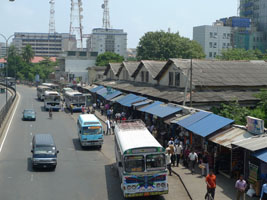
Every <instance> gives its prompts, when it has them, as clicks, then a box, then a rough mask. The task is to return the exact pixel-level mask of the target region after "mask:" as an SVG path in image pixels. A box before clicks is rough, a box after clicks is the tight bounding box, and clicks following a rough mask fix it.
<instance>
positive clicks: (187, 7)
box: [0, 0, 237, 48]
mask: <svg viewBox="0 0 267 200" xmlns="http://www.w3.org/2000/svg"><path fill="white" fill-rule="evenodd" d="M102 3H103V0H96V1H94V2H93V3H92V2H88V1H85V0H84V1H83V16H84V18H83V27H84V29H83V33H84V34H89V33H91V31H92V29H93V28H100V27H102V17H103V10H102V8H101V5H102ZM109 8H110V20H111V27H112V28H114V29H124V31H125V32H127V33H128V37H127V38H128V45H127V46H128V48H135V47H136V46H137V45H138V42H139V39H140V38H141V37H142V36H143V35H144V34H145V33H146V32H149V31H159V30H164V31H168V28H170V29H171V32H177V31H179V33H180V35H181V36H184V37H188V38H190V39H192V35H193V26H200V25H210V24H212V22H214V21H215V20H217V19H219V18H223V17H230V16H236V15H237V1H234V2H233V1H231V0H225V1H223V2H222V1H220V0H205V1H204V3H203V2H201V3H200V2H195V1H193V0H189V1H186V2H180V3H179V2H177V0H169V1H168V3H166V1H159V2H157V3H156V4H155V1H152V0H146V1H145V2H143V1H141V0H134V1H129V0H124V1H119V0H110V2H109ZM49 9H50V5H49V1H42V2H40V1H38V2H36V1H30V2H29V0H28V1H27V0H19V1H18V0H17V1H15V2H9V1H5V2H1V7H0V23H1V24H2V26H1V30H0V33H2V34H4V35H5V36H6V37H8V36H10V35H12V34H14V33H15V32H37V33H47V32H48V29H49V26H48V25H49ZM191 13H192V14H191ZM69 24H70V1H69V2H67V3H66V1H64V0H57V1H56V3H55V25H56V32H58V33H68V32H69ZM0 42H4V40H3V38H0Z"/></svg>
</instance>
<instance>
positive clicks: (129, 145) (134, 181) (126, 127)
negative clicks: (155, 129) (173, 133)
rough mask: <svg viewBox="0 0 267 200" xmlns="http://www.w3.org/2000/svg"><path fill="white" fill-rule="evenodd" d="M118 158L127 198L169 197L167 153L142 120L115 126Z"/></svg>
mask: <svg viewBox="0 0 267 200" xmlns="http://www.w3.org/2000/svg"><path fill="white" fill-rule="evenodd" d="M115 155H116V165H117V169H118V173H119V177H120V179H121V190H122V192H123V196H124V197H126V198H128V197H141V196H152V195H161V194H167V193H168V191H169V189H168V181H167V169H166V155H165V149H164V148H163V147H162V146H161V145H160V144H159V143H158V141H157V140H156V139H155V138H154V137H153V136H152V134H151V133H150V132H149V131H148V130H147V128H146V126H145V125H144V123H143V122H142V121H141V120H132V121H124V122H121V123H117V124H116V126H115Z"/></svg>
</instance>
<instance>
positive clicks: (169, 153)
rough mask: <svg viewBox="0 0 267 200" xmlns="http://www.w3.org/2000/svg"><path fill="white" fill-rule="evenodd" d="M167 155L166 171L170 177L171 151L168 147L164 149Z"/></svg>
mask: <svg viewBox="0 0 267 200" xmlns="http://www.w3.org/2000/svg"><path fill="white" fill-rule="evenodd" d="M166 151H167V154H166V164H167V169H168V171H169V176H171V175H172V162H171V149H170V147H167V148H166Z"/></svg>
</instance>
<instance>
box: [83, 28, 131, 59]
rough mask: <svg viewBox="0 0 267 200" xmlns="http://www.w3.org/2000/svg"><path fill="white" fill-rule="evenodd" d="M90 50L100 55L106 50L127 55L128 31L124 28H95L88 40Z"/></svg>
mask: <svg viewBox="0 0 267 200" xmlns="http://www.w3.org/2000/svg"><path fill="white" fill-rule="evenodd" d="M87 49H88V51H89V52H96V53H97V54H98V55H99V54H102V53H105V52H114V53H116V54H119V55H121V56H123V57H126V55H127V53H126V52H127V33H125V32H123V29H104V28H95V29H93V31H92V34H91V35H90V37H89V38H88V40H87Z"/></svg>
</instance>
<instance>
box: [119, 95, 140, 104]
mask: <svg viewBox="0 0 267 200" xmlns="http://www.w3.org/2000/svg"><path fill="white" fill-rule="evenodd" d="M135 97H136V95H135V94H127V95H125V96H124V97H123V98H121V99H118V100H117V102H118V103H121V102H123V101H127V100H129V99H134V98H135Z"/></svg>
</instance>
